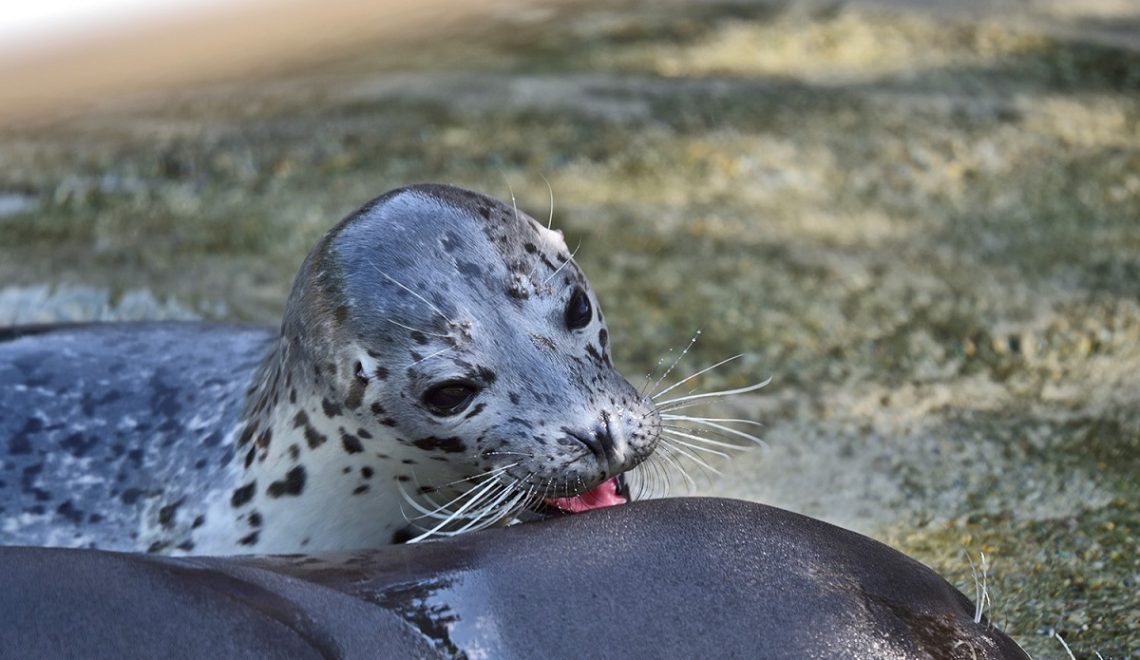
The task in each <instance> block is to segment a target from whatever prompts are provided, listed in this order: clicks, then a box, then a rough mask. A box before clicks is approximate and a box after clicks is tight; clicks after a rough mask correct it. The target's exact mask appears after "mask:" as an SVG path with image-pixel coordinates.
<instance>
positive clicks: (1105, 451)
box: [0, 2, 1140, 658]
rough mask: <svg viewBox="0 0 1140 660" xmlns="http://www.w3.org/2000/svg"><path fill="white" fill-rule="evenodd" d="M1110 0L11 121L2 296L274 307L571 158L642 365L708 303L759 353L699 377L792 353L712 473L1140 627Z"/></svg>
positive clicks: (655, 18) (579, 28) (1109, 625)
mask: <svg viewBox="0 0 1140 660" xmlns="http://www.w3.org/2000/svg"><path fill="white" fill-rule="evenodd" d="M893 4H896V5H899V6H904V5H906V4H907V3H904V2H898V3H893ZM919 4H923V3H919ZM925 4H934V3H925ZM1094 4H1095V3H1094ZM1101 4H1102V5H1104V6H1110V7H1115V8H1116V13H1112V12H1111V11H1110V12H1109V13H1107V14H1105V13H1104V12H1102V13H1100V14H1097V15H1095V16H1091V17H1082V16H1080V15H1079V12H1078V11H1076V10H1075V9H1074V7H1075V5H1071V4H1070V5H1066V4H1064V3H1048V2H1037V3H1032V2H1031V3H1028V5H1026V6H1032V7H1033V8H1034V11H1033V12H1030V13H1028V14H1027V13H1025V12H1022V13H1016V12H997V13H995V12H985V11H981V12H974V11H969V12H967V11H958V12H952V13H945V12H938V11H931V10H929V8H927V9H924V10H922V11H912V10H910V9H906V8H905V7H902V8H900V7H895V8H886V7H884V6H882V5H872V4H870V3H867V4H863V3H842V2H833V3H818V2H817V3H807V2H793V3H771V2H769V3H762V2H700V3H676V4H672V3H671V4H662V3H651V2H629V3H623V4H622V5H621V6H620V7H618V8H608V9H598V8H590V7H577V8H575V7H568V8H566V7H564V8H560V9H544V10H532V11H519V12H518V13H515V14H512V15H509V16H502V17H500V19H499V20H498V21H497V22H495V23H493V24H490V25H488V26H485V27H481V28H479V29H478V30H474V29H473V30H472V32H471V33H461V34H458V35H449V36H446V37H440V38H436V39H432V40H429V42H428V43H424V44H422V45H421V46H420V47H417V48H401V49H397V50H395V51H393V50H392V49H390V48H387V49H386V48H384V47H383V46H382V45H377V46H376V47H375V48H371V49H361V50H359V51H357V52H355V53H353V54H351V55H347V56H346V55H338V56H336V57H329V58H327V59H326V60H325V61H324V62H323V63H321V64H318V65H310V66H306V67H303V68H294V69H292V70H289V71H283V72H280V73H278V74H276V75H273V76H266V77H263V78H260V79H258V80H252V81H243V82H240V83H229V84H215V85H199V86H195V87H192V88H185V89H179V90H175V91H170V92H162V93H153V94H150V95H146V96H137V97H131V98H128V99H123V100H120V101H118V102H114V103H104V104H102V105H100V106H98V107H95V108H92V109H90V110H89V111H86V112H84V113H82V114H78V115H72V116H70V117H60V118H41V119H40V120H38V121H35V122H32V123H25V124H22V125H19V126H12V127H8V128H3V129H0V323H24V322H36V321H54V320H81V319H89V318H107V319H110V318H206V319H229V320H242V321H253V322H260V323H270V324H272V323H276V322H277V320H278V319H279V316H280V313H281V310H282V306H283V303H284V298H285V295H286V293H287V291H288V288H289V285H290V283H291V280H292V277H293V274H294V272H295V270H296V268H297V266H298V265H299V263H300V261H301V259H302V258H303V257H304V255H305V253H306V252H307V250H308V248H309V247H310V246H311V245H312V244H313V243H314V242H315V240H316V239H317V237H318V236H319V235H320V234H321V233H322V232H323V231H324V230H325V229H327V228H328V227H330V226H331V225H332V224H333V223H335V222H336V221H337V220H338V219H339V218H341V217H343V216H344V215H346V214H347V213H349V212H351V211H352V210H353V209H355V208H356V207H357V206H359V205H361V204H362V203H363V202H365V201H367V200H368V199H369V198H371V197H373V196H376V195H378V194H380V193H382V192H384V191H385V190H388V189H390V188H393V187H396V186H399V185H403V184H406V183H410V182H415V181H423V180H434V181H446V182H451V183H456V184H460V185H465V186H468V187H471V188H475V189H478V190H481V191H484V192H487V193H489V194H492V195H494V196H497V197H500V198H509V195H510V193H509V192H508V186H509V187H510V188H512V189H513V190H514V192H515V194H516V195H517V197H518V200H519V205H520V207H522V208H524V209H525V210H527V211H528V212H529V213H530V214H531V215H533V216H535V217H539V218H544V219H545V217H546V215H547V212H548V208H549V207H548V203H549V200H548V189H547V185H546V182H545V181H544V178H545V179H546V180H547V181H549V183H550V187H551V189H552V190H553V195H554V223H555V225H556V226H557V227H560V228H561V229H563V231H564V232H565V233H566V234H567V240H568V243H569V244H571V245H575V244H577V243H578V241H579V240H581V249H580V251H579V252H578V256H577V259H578V261H579V262H580V263H581V264H582V266H583V268H584V269H585V271H586V272H587V274H588V275H589V276H590V278H591V280H592V282H593V284H594V286H595V288H596V289H597V290H598V293H599V296H600V297H601V300H602V302H603V305H604V306H605V309H606V315H607V319H608V321H609V323H610V326H611V336H612V337H613V343H614V352H615V358H616V360H617V362H618V364H619V366H620V367H622V369H623V371H624V372H625V373H626V374H627V375H628V376H629V377H630V379H631V380H632V381H633V382H635V383H639V382H640V381H641V379H642V377H643V376H644V374H646V373H648V372H650V371H653V370H654V369H656V365H657V363H658V362H659V360H661V359H663V358H664V359H666V360H671V357H670V356H672V355H675V354H676V353H677V351H679V350H680V349H681V348H683V347H684V345H685V344H686V343H687V342H688V340H689V338H690V337H691V336H693V335H694V333H695V332H696V331H697V330H700V331H701V334H700V339H699V341H698V342H697V343H696V345H695V346H694V347H693V349H692V350H691V351H690V353H689V356H688V357H687V358H686V360H685V361H684V362H683V363H682V366H681V367H679V369H680V370H681V371H682V372H692V371H695V370H696V369H698V368H699V367H701V366H704V365H705V364H709V363H712V362H715V361H717V360H719V359H721V358H723V357H726V356H729V355H732V354H735V353H738V352H746V353H747V356H746V358H744V359H743V360H741V361H740V362H739V363H737V364H736V366H735V367H734V368H733V369H730V370H718V371H716V372H714V373H713V374H712V375H711V376H710V377H709V378H707V379H705V380H704V382H703V383H702V387H720V386H733V385H740V384H744V383H747V382H752V381H755V380H760V379H763V378H766V377H769V376H771V377H772V378H773V384H772V385H771V386H770V387H769V388H767V389H766V390H764V391H762V392H761V393H760V394H758V395H756V396H746V397H742V398H740V399H738V400H736V401H733V402H731V403H728V404H725V405H724V406H722V408H725V409H727V411H728V412H730V413H731V414H733V415H737V416H748V417H750V418H754V419H758V420H760V421H762V422H764V423H765V425H766V429H765V430H764V432H763V435H764V437H765V439H766V440H767V442H768V444H769V448H768V449H767V450H766V451H757V452H753V453H751V454H749V455H747V456H746V457H745V458H743V459H740V460H736V461H733V462H732V464H731V465H728V466H725V468H724V474H723V475H721V476H717V475H708V477H707V478H706V479H705V480H704V481H702V482H701V490H700V492H701V493H704V494H716V495H728V496H734V497H744V498H749V499H755V500H759V501H763V502H767V503H771V504H775V505H778V506H783V507H786V508H791V509H794V510H797V511H801V512H805V513H808V514H810V515H813V516H817V517H820V518H823V519H826V520H830V521H833V522H836V523H839V524H842V525H845V526H847V527H851V528H854V529H856V530H859V531H862V532H864V533H868V534H871V535H872V536H875V537H877V538H880V539H882V540H885V541H887V542H888V543H891V544H892V545H894V546H896V547H898V548H900V549H901V550H903V551H904V552H907V553H908V554H911V555H912V556H915V557H917V558H918V559H920V560H922V561H924V562H926V563H928V564H930V565H932V566H933V567H935V568H936V569H937V570H939V571H940V572H941V573H942V574H943V575H945V576H947V577H948V579H950V580H951V582H953V583H954V584H956V585H957V586H958V587H960V588H962V589H963V591H965V592H966V593H968V594H971V595H972V594H973V593H974V591H973V579H972V577H971V574H970V564H969V561H968V559H967V556H969V557H972V558H973V559H974V560H975V562H976V561H977V560H978V558H979V556H980V553H983V552H984V553H985V555H986V557H987V560H988V562H989V586H990V591H991V597H992V600H993V605H992V607H991V609H990V610H989V612H988V614H989V615H990V616H991V617H992V618H993V619H994V621H995V622H997V623H998V624H999V625H1001V626H1003V627H1004V628H1005V629H1006V630H1007V631H1008V632H1010V633H1011V634H1012V635H1013V636H1014V637H1015V638H1016V639H1017V640H1018V641H1019V642H1020V643H1021V644H1023V645H1024V647H1025V648H1026V649H1027V650H1028V651H1029V652H1030V653H1032V654H1033V655H1034V656H1035V657H1038V658H1047V657H1066V656H1065V654H1064V651H1063V649H1062V648H1061V646H1060V644H1059V643H1058V641H1057V640H1056V639H1052V638H1051V637H1050V635H1051V633H1052V631H1054V630H1056V631H1057V632H1059V633H1060V634H1061V635H1062V636H1063V637H1064V638H1065V639H1066V640H1067V641H1068V643H1069V644H1070V646H1072V647H1073V649H1074V652H1075V653H1076V654H1077V657H1095V656H1094V653H1095V652H1099V653H1100V654H1101V655H1103V656H1104V657H1137V656H1140V603H1138V600H1137V593H1138V589H1140V585H1138V581H1140V553H1138V545H1140V541H1138V531H1140V485H1138V482H1137V475H1138V474H1140V48H1138V45H1140V8H1134V7H1132V4H1131V3H1120V2H1118V3H1107V4H1106V3H1101ZM945 6H946V5H945V4H943V5H941V8H945ZM1106 16H1107V18H1106Z"/></svg>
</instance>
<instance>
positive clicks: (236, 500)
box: [230, 479, 257, 508]
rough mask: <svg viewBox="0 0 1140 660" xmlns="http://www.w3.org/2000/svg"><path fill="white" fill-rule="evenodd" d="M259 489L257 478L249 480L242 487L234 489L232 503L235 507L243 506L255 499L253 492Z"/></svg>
mask: <svg viewBox="0 0 1140 660" xmlns="http://www.w3.org/2000/svg"><path fill="white" fill-rule="evenodd" d="M256 489H257V480H256V479H255V480H254V481H251V482H249V483H248V484H246V485H244V486H242V487H241V488H236V489H234V494H233V496H232V497H230V505H231V506H233V507H234V508H237V507H239V506H242V505H244V504H246V503H248V502H249V501H250V500H251V499H253V492H254V490H256Z"/></svg>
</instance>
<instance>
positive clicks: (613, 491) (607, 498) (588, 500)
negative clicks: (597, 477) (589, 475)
mask: <svg viewBox="0 0 1140 660" xmlns="http://www.w3.org/2000/svg"><path fill="white" fill-rule="evenodd" d="M546 503H547V504H549V505H550V506H553V507H556V508H558V509H562V510H563V511H568V512H570V513H582V512H583V511H589V510H591V509H601V508H604V507H607V506H614V505H615V504H625V503H626V499H625V498H624V497H622V496H621V495H618V492H617V477H614V478H613V479H607V480H606V481H603V482H602V483H600V484H598V485H597V486H596V487H594V489H593V490H588V491H586V492H584V493H582V494H581V495H575V496H574V497H554V498H550V499H548V500H546Z"/></svg>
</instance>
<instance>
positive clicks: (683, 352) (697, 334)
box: [646, 328, 701, 398]
mask: <svg viewBox="0 0 1140 660" xmlns="http://www.w3.org/2000/svg"><path fill="white" fill-rule="evenodd" d="M700 336H701V331H700V329H699V328H698V329H697V331H696V332H695V333H693V336H692V338H691V339H689V343H688V345H686V346H685V348H683V349H682V350H681V352H680V353H679V354H678V355H677V359H675V360H673V364H670V365H669V368H668V369H666V370H665V373H663V374H661V377H660V378H658V379H657V380H656V381H654V383H653V385H651V386H650V387H649V389H656V387H657V386H658V385H660V384H661V381H663V380H665V378H667V377H668V376H669V374H671V373H673V369H675V368H676V367H677V364H678V363H680V361H681V360H682V358H684V357H685V356H686V355H688V353H689V349H691V348H692V347H693V344H695V343H697V338H698V337H700ZM658 364H660V362H658ZM689 378H692V376H690V377H689ZM685 380H688V378H686V379H685ZM646 382H647V383H648V379H646ZM683 382H685V381H684V380H683V381H681V383H683ZM681 383H677V385H680V384H681ZM677 385H674V386H673V387H676V386H677ZM669 389H672V388H669ZM665 391H666V392H668V391H669V390H665ZM660 394H661V393H658V394H654V395H653V396H651V397H650V398H654V397H656V396H659V395H660Z"/></svg>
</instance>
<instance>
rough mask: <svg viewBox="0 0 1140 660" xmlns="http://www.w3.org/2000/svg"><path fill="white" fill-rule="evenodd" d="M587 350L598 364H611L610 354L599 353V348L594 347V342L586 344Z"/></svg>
mask: <svg viewBox="0 0 1140 660" xmlns="http://www.w3.org/2000/svg"><path fill="white" fill-rule="evenodd" d="M586 352H587V353H589V354H590V357H592V358H594V361H595V362H597V363H598V364H601V365H605V366H609V364H610V358H609V356H603V355H602V354H600V353H598V349H596V348H594V345H593V344H587V345H586Z"/></svg>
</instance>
